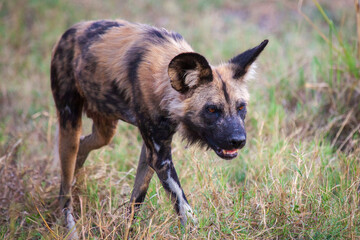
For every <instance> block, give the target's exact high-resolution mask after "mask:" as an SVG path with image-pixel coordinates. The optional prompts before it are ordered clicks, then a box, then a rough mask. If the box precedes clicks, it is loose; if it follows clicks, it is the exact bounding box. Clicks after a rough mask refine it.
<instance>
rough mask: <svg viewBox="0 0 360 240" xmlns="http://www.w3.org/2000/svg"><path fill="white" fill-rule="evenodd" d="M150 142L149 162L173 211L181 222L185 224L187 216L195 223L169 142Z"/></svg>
mask: <svg viewBox="0 0 360 240" xmlns="http://www.w3.org/2000/svg"><path fill="white" fill-rule="evenodd" d="M152 143H153V146H154V148H153V158H152V161H151V163H150V164H151V166H152V167H153V169H154V170H155V172H156V174H157V175H158V177H159V179H160V181H161V183H162V185H163V187H164V189H165V190H166V192H167V193H168V194H169V196H170V198H171V201H172V202H173V204H174V208H175V211H176V212H177V214H178V215H179V217H180V222H181V224H182V225H183V226H185V224H186V222H187V218H188V217H189V218H191V219H192V221H193V222H194V223H197V219H196V216H195V214H194V213H193V210H192V208H191V207H190V205H189V203H188V201H187V199H186V197H185V194H184V191H183V189H182V188H181V185H180V181H179V178H178V176H177V173H176V170H175V167H174V164H173V162H172V157H171V146H170V143H169V142H165V141H163V142H155V141H154V140H153V141H152Z"/></svg>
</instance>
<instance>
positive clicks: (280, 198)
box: [0, 0, 360, 239]
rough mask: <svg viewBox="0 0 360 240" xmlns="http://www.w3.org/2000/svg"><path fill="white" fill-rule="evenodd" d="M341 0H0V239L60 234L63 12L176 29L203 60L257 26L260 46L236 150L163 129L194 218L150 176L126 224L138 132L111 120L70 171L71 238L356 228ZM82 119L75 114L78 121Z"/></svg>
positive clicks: (345, 10)
mask: <svg viewBox="0 0 360 240" xmlns="http://www.w3.org/2000/svg"><path fill="white" fill-rule="evenodd" d="M353 4H354V3H353V2H352V1H350V0H346V1H342V3H341V4H340V3H339V4H337V3H336V4H335V3H332V4H329V3H327V2H326V1H320V3H318V2H317V1H315V0H314V1H313V2H310V1H307V2H301V1H299V2H298V3H297V2H292V1H271V2H269V1H259V0H256V1H243V2H242V3H238V2H237V1H234V0H212V1H203V0H196V1H185V0H183V1H176V2H175V1H166V2H160V1H155V0H152V1H144V0H142V1H141V0H139V1H137V2H136V4H134V3H133V2H131V1H121V2H119V1H106V2H105V3H103V2H102V1H96V0H91V1H82V0H76V1H68V0H66V1H50V0H46V1H43V0H42V1H40V0H28V1H26V0H17V1H3V0H0V22H1V23H2V24H0V53H1V56H2V57H1V58H0V193H1V195H2V196H1V198H0V239H53V238H55V239H63V238H66V237H67V234H68V233H67V231H66V230H65V229H64V227H63V219H62V214H61V212H60V211H59V209H57V205H58V203H57V194H58V189H59V181H60V177H59V175H60V173H59V166H58V165H59V164H58V163H57V162H56V161H55V160H54V157H53V147H54V139H53V135H54V132H55V126H56V114H55V108H54V103H53V100H52V96H51V91H50V84H49V83H50V80H49V63H50V54H51V49H52V46H53V45H54V43H55V42H56V40H57V38H58V37H59V36H60V34H62V33H63V32H64V31H65V30H66V29H67V28H68V27H70V26H71V25H72V24H74V23H76V22H78V21H81V20H85V19H99V18H125V19H127V20H130V21H135V22H136V21H137V22H144V23H149V24H154V25H157V26H161V27H166V28H168V29H173V30H176V31H178V32H180V33H181V34H182V35H183V36H184V37H185V39H187V41H188V42H189V43H190V44H191V45H192V46H193V47H194V49H195V50H197V51H198V52H200V53H203V54H204V55H205V56H207V57H208V58H209V59H210V62H212V63H213V64H216V63H219V62H221V61H222V60H223V61H225V60H227V59H229V58H231V57H232V56H233V55H235V54H237V53H239V52H241V51H243V50H246V49H248V48H250V47H252V46H255V45H257V44H258V43H260V42H261V41H262V40H263V39H265V38H269V39H270V44H269V46H268V48H267V49H266V50H265V51H264V53H263V54H262V56H261V57H260V59H259V78H258V80H256V81H253V82H252V83H250V86H249V89H250V93H251V102H250V105H249V110H248V116H247V131H248V139H249V141H248V144H247V146H246V147H245V149H244V150H243V151H242V152H241V154H240V156H239V157H238V158H236V159H234V160H233V161H231V162H229V161H223V160H221V159H218V158H217V157H216V156H215V154H214V153H212V152H203V151H202V150H199V149H197V148H193V147H191V148H186V143H182V142H181V141H180V140H179V138H178V137H175V141H174V146H173V148H174V153H173V158H174V162H175V165H176V169H178V174H179V178H180V180H181V184H182V185H183V188H184V191H185V193H186V194H187V197H188V200H189V202H190V204H191V205H192V206H193V208H194V210H195V213H196V214H197V216H198V218H199V224H198V225H196V226H195V225H193V224H189V225H188V226H187V227H186V228H182V227H181V226H180V225H179V221H178V219H177V217H176V215H175V214H174V211H173V210H172V206H171V204H170V201H169V199H168V198H167V196H166V194H165V191H164V189H162V187H161V184H160V182H159V180H158V179H157V178H156V177H154V179H153V180H152V182H151V184H150V188H149V191H148V194H147V197H146V200H145V203H144V206H143V207H142V209H141V211H140V213H139V214H138V216H137V217H136V221H133V222H132V224H131V228H129V227H128V226H129V225H128V222H127V219H126V217H125V213H126V207H127V203H128V200H129V198H130V194H131V187H132V185H133V182H134V178H135V172H136V165H137V159H138V157H139V154H140V146H141V137H140V136H139V134H138V131H137V130H136V128H134V127H132V126H129V125H127V124H125V123H119V127H118V134H117V135H116V137H115V138H114V140H113V141H112V143H111V144H110V145H109V146H107V147H104V148H102V149H101V150H98V151H95V152H92V153H91V155H90V157H89V159H88V160H87V162H86V164H85V167H84V169H83V170H82V171H81V172H80V173H79V174H78V176H77V182H76V184H75V186H74V189H73V192H74V208H75V213H76V219H77V227H78V229H79V230H81V231H80V235H81V237H82V238H84V239H113V238H115V239H123V238H124V237H125V235H126V234H129V237H130V238H131V239H139V238H145V239H292V238H295V239H358V238H360V213H359V200H360V199H359V193H358V192H357V187H358V185H359V177H360V167H359V161H360V147H359V146H360V141H359V136H360V132H359V127H358V126H359V119H360V109H359V107H360V105H359V102H360V100H359V98H360V97H359V96H360V91H359V58H358V56H357V54H356V53H357V51H356V49H357V48H356V43H357V38H356V34H354V33H355V32H356V30H357V29H355V27H356V26H355V25H354V22H355V19H356V18H355V17H356V16H355V14H356V12H355V11H354V9H355V8H354V5H353ZM299 7H301V8H300V10H299V9H298V8H299ZM358 27H359V26H358ZM90 129H91V123H90V121H85V126H84V132H85V133H86V132H89V131H90Z"/></svg>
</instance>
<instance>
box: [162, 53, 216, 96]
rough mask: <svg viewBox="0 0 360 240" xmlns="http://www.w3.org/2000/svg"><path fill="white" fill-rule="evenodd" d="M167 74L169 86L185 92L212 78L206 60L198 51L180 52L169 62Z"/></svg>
mask: <svg viewBox="0 0 360 240" xmlns="http://www.w3.org/2000/svg"><path fill="white" fill-rule="evenodd" d="M168 74H169V77H170V82H171V86H172V87H173V88H174V89H175V90H176V91H178V92H180V93H182V94H185V93H187V92H188V91H189V90H190V89H194V88H196V87H198V86H200V85H201V84H204V83H207V82H211V81H212V80H213V75H212V70H211V67H210V65H209V63H208V61H207V60H206V59H205V58H204V57H203V56H201V55H200V54H198V53H193V52H188V53H181V54H179V55H177V56H176V57H174V58H173V59H172V60H171V62H170V63H169V67H168Z"/></svg>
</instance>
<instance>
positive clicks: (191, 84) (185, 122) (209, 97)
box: [168, 40, 268, 159]
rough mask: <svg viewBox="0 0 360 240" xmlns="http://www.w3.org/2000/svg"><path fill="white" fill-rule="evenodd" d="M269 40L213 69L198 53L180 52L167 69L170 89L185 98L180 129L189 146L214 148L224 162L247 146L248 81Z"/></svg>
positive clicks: (180, 109) (181, 109)
mask: <svg viewBox="0 0 360 240" xmlns="http://www.w3.org/2000/svg"><path fill="white" fill-rule="evenodd" d="M267 43H268V40H265V41H263V42H262V43H261V44H260V45H259V46H257V47H255V48H252V49H249V50H247V51H245V52H243V53H241V54H239V55H238V56H236V57H234V58H232V59H231V60H230V61H228V62H227V63H225V64H222V65H220V66H217V67H212V66H210V64H209V63H208V61H207V60H206V59H205V58H204V57H203V56H201V55H200V54H197V53H193V52H191V53H181V54H179V55H177V56H176V57H174V58H173V59H172V60H171V62H170V64H169V68H168V74H169V77H170V81H171V86H172V87H173V88H174V89H175V90H176V91H178V92H179V93H180V94H181V95H182V96H183V99H184V100H183V101H182V104H181V105H182V106H181V108H179V111H181V113H180V114H179V116H181V117H180V122H181V124H180V127H181V128H182V129H181V130H182V134H183V136H184V137H185V138H187V139H188V140H189V141H190V143H200V144H201V145H202V146H207V147H209V148H211V149H213V150H214V151H215V152H216V154H217V155H218V156H219V157H221V158H223V159H232V158H234V157H236V156H237V152H238V150H239V149H241V148H243V147H244V146H245V143H246V131H245V125H244V120H245V116H246V105H247V102H248V99H249V93H248V91H247V89H246V80H247V79H249V78H251V77H252V75H253V73H254V65H253V63H254V61H255V60H256V58H257V57H258V56H259V54H260V53H261V52H262V51H263V50H264V48H265V46H266V45H267Z"/></svg>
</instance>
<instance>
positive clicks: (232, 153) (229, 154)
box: [214, 147, 239, 160]
mask: <svg viewBox="0 0 360 240" xmlns="http://www.w3.org/2000/svg"><path fill="white" fill-rule="evenodd" d="M238 150H239V149H232V150H225V149H221V148H218V147H217V148H215V149H214V151H215V152H216V154H217V155H218V156H219V157H221V158H223V159H226V160H230V159H233V158H235V157H236V156H237V155H238Z"/></svg>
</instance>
